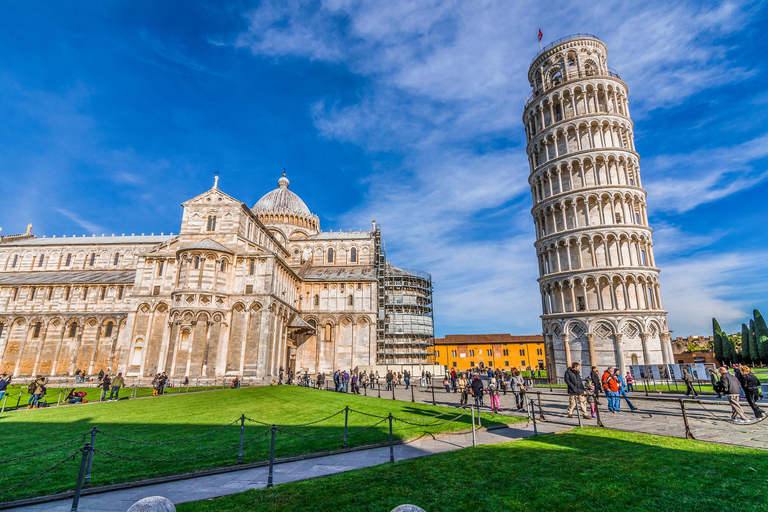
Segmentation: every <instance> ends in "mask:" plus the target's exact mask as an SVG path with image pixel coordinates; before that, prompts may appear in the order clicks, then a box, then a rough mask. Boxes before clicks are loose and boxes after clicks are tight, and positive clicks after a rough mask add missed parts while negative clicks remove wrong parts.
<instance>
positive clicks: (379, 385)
mask: <svg viewBox="0 0 768 512" xmlns="http://www.w3.org/2000/svg"><path fill="white" fill-rule="evenodd" d="M376 385H377V386H378V387H379V398H381V384H379V383H378V382H377V383H376Z"/></svg>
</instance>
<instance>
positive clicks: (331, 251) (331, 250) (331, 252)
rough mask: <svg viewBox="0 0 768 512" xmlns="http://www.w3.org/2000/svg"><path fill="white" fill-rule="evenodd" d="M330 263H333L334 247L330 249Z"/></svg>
mask: <svg viewBox="0 0 768 512" xmlns="http://www.w3.org/2000/svg"><path fill="white" fill-rule="evenodd" d="M328 263H333V247H331V248H329V249H328Z"/></svg>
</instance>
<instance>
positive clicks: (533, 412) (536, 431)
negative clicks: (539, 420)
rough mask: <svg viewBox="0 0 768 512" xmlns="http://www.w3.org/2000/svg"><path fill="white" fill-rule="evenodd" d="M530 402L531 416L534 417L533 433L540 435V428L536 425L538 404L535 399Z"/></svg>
mask: <svg viewBox="0 0 768 512" xmlns="http://www.w3.org/2000/svg"><path fill="white" fill-rule="evenodd" d="M528 404H529V405H530V407H531V418H533V435H535V436H537V435H539V429H538V427H536V405H534V403H533V400H531V401H530V402H528Z"/></svg>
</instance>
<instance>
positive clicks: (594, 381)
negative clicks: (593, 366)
mask: <svg viewBox="0 0 768 512" xmlns="http://www.w3.org/2000/svg"><path fill="white" fill-rule="evenodd" d="M589 380H591V381H592V384H593V385H594V386H595V390H596V391H597V390H598V389H600V388H601V387H602V385H603V384H602V382H600V375H598V374H597V370H592V372H591V373H590V374H589Z"/></svg>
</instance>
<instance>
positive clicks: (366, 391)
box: [363, 384, 368, 396]
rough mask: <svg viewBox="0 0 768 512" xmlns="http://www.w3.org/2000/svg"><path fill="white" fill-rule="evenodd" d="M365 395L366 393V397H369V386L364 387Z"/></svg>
mask: <svg viewBox="0 0 768 512" xmlns="http://www.w3.org/2000/svg"><path fill="white" fill-rule="evenodd" d="M363 393H365V396H368V384H366V385H365V386H363Z"/></svg>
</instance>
